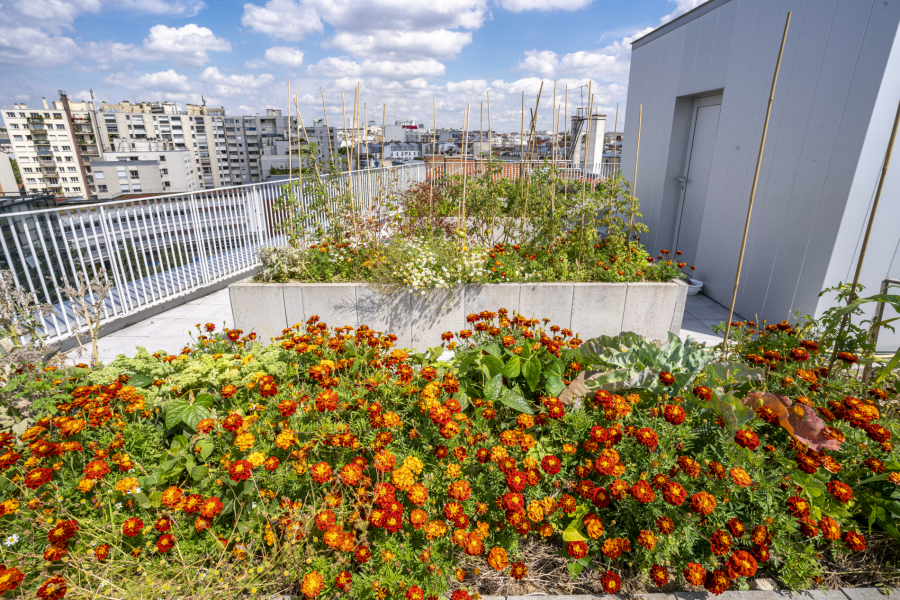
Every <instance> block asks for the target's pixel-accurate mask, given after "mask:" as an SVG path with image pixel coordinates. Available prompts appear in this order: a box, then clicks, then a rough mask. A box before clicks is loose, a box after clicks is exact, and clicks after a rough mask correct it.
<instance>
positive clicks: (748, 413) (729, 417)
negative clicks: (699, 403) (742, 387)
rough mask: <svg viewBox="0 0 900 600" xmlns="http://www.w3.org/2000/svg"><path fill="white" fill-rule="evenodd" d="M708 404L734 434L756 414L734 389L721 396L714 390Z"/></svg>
mask: <svg viewBox="0 0 900 600" xmlns="http://www.w3.org/2000/svg"><path fill="white" fill-rule="evenodd" d="M707 406H708V407H709V408H711V409H712V410H713V412H715V413H716V414H717V415H719V416H720V417H722V420H723V421H724V422H725V426H726V427H727V428H728V431H730V432H731V433H732V434H734V433H737V431H738V429H740V428H741V427H743V426H744V424H745V423H747V421H749V420H750V419H752V418H753V416H754V413H753V411H752V410H751V409H749V408H747V407H746V406H744V405H743V403H742V402H741V401H740V400H739V399H738V398H737V397H735V395H734V392H732V391H729V392H727V393H725V394H723V395H722V396H721V397H720V396H719V395H718V394H716V393H715V392H713V394H712V397H711V398H710V401H709V402H708V403H707Z"/></svg>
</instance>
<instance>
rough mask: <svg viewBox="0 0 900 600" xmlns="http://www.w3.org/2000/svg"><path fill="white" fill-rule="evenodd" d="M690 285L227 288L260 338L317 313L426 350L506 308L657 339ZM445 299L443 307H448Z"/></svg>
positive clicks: (247, 327)
mask: <svg viewBox="0 0 900 600" xmlns="http://www.w3.org/2000/svg"><path fill="white" fill-rule="evenodd" d="M687 289H688V288H687V285H686V284H684V283H682V282H681V281H675V280H672V281H670V282H665V283H499V284H491V285H464V286H460V287H459V288H457V289H456V290H455V291H454V293H453V294H450V293H449V292H434V293H432V294H430V295H429V296H426V297H422V296H415V295H413V294H410V293H408V292H396V293H393V294H387V295H386V294H382V293H379V292H378V291H376V290H375V289H374V288H372V286H370V285H367V284H363V283H284V284H280V283H238V284H234V285H231V286H229V287H228V292H229V294H230V296H231V309H232V313H233V314H234V326H235V327H236V328H238V329H242V330H244V332H245V333H249V332H251V331H255V332H256V333H257V334H258V335H259V337H260V338H262V339H263V340H266V341H268V340H270V339H271V338H273V337H276V336H278V335H281V331H282V330H283V329H285V328H287V327H291V326H292V325H294V324H296V323H303V322H304V321H306V320H307V319H308V318H309V317H311V316H312V315H318V316H319V318H320V319H321V321H323V322H325V323H328V324H329V325H331V326H334V327H337V326H344V325H350V326H352V327H359V326H360V325H368V326H369V327H370V328H372V329H374V330H376V331H383V332H386V333H393V334H394V335H396V336H397V346H398V347H401V348H415V349H416V350H425V349H427V348H428V347H429V346H437V345H439V344H440V341H441V334H442V333H444V332H445V331H459V330H460V329H465V328H466V327H467V324H466V315H469V314H472V313H479V312H482V311H485V310H489V311H494V312H495V311H497V310H498V309H500V308H505V309H507V310H508V311H510V314H512V312H513V311H516V312H518V313H520V314H522V315H524V316H526V317H529V318H545V317H546V318H548V319H550V321H551V323H552V324H554V325H559V326H560V327H563V328H566V329H571V330H572V331H574V332H575V333H578V334H579V335H580V337H581V339H584V340H586V339H590V338H592V337H597V336H598V335H617V334H619V333H621V332H623V331H633V332H635V333H639V334H640V335H642V336H644V337H646V338H649V339H655V340H665V339H666V338H667V337H668V335H667V334H668V332H669V331H672V332H674V333H675V334H676V335H677V334H678V332H679V331H680V330H681V320H682V317H683V316H684V303H685V298H687ZM444 305H446V307H445V306H444Z"/></svg>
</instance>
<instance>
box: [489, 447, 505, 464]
mask: <svg viewBox="0 0 900 600" xmlns="http://www.w3.org/2000/svg"><path fill="white" fill-rule="evenodd" d="M507 456H509V453H508V452H507V451H506V448H504V447H503V446H494V447H493V448H491V460H492V461H493V462H497V461H499V460H500V459H503V458H506V457H507Z"/></svg>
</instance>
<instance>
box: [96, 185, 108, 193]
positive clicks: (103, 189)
mask: <svg viewBox="0 0 900 600" xmlns="http://www.w3.org/2000/svg"><path fill="white" fill-rule="evenodd" d="M97 189H99V190H100V191H101V192H105V191H106V186H105V185H98V186H97Z"/></svg>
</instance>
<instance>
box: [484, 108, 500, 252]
mask: <svg viewBox="0 0 900 600" xmlns="http://www.w3.org/2000/svg"><path fill="white" fill-rule="evenodd" d="M487 105H488V144H489V146H488V169H489V170H490V174H491V176H490V179H488V198H490V199H491V232H490V234H489V237H488V244H490V245H493V244H491V242H493V241H494V209H493V200H494V149H493V147H492V146H491V144H492V142H491V140H493V139H494V129H493V127H491V93H490V92H487ZM500 169H501V170H502V169H503V166H502V165H501V167H500ZM500 176H501V177H502V176H503V173H500Z"/></svg>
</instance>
